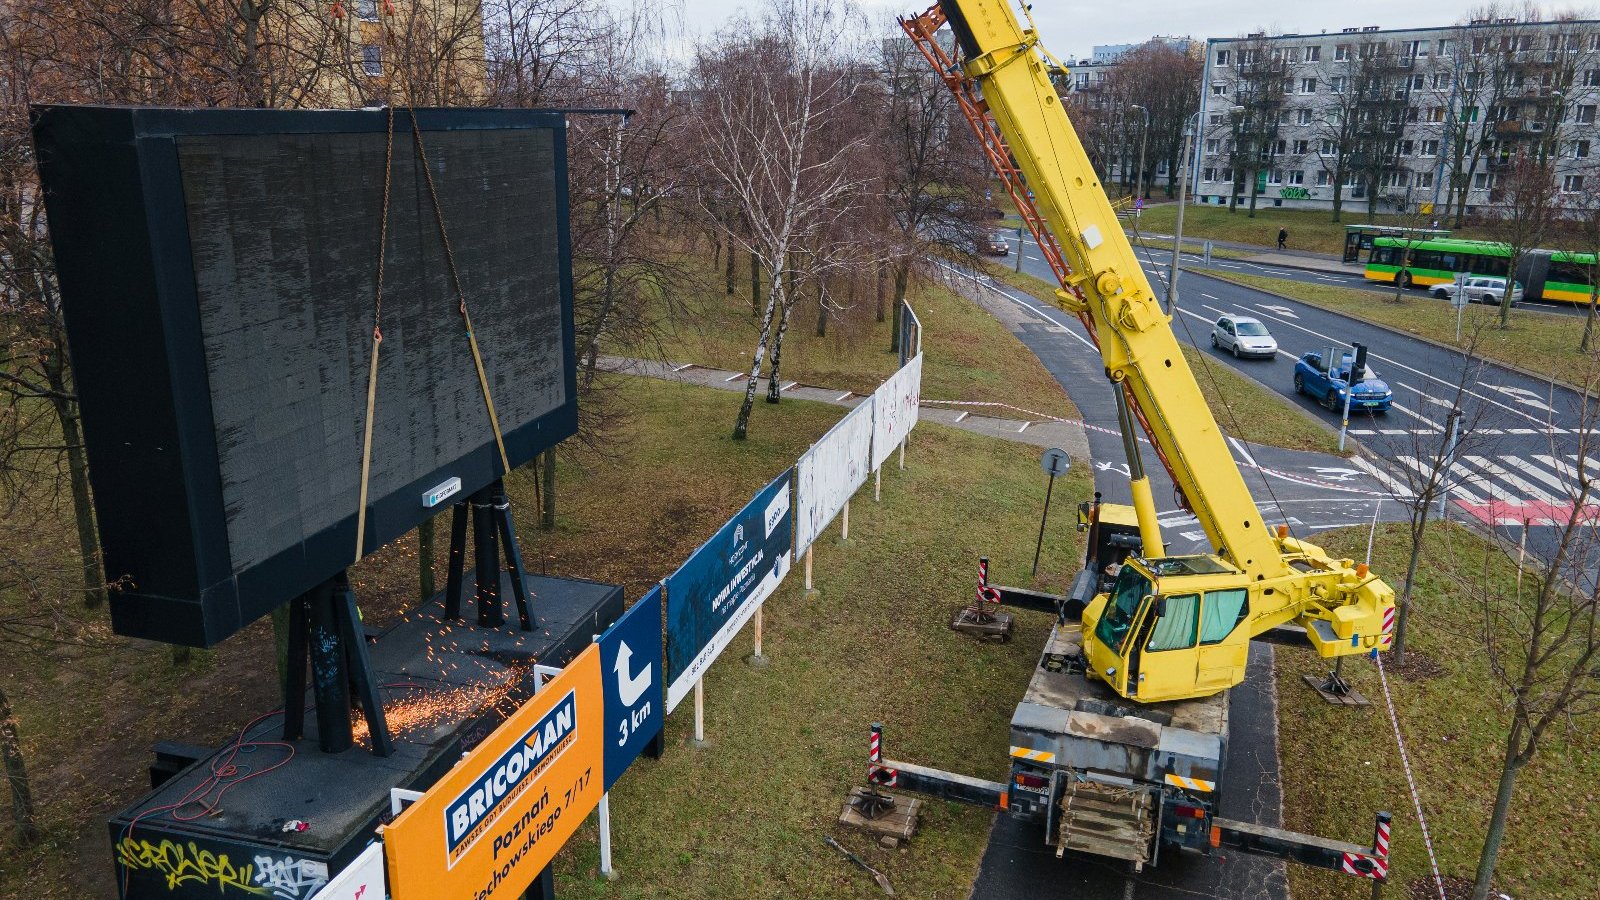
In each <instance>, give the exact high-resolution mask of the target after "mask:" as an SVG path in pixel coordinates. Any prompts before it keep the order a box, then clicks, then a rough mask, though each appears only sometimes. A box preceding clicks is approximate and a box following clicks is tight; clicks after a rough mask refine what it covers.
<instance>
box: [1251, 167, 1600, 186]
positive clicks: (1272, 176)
mask: <svg viewBox="0 0 1600 900" xmlns="http://www.w3.org/2000/svg"><path fill="white" fill-rule="evenodd" d="M1567 177H1569V178H1570V177H1571V176H1570V175H1569V176H1567ZM1267 184H1283V170H1282V169H1273V170H1272V171H1271V172H1269V173H1267Z"/></svg>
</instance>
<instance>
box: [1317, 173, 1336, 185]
mask: <svg viewBox="0 0 1600 900" xmlns="http://www.w3.org/2000/svg"><path fill="white" fill-rule="evenodd" d="M1332 183H1333V179H1332V178H1329V177H1328V170H1327V169H1318V170H1317V187H1327V186H1328V185H1330V184H1332Z"/></svg>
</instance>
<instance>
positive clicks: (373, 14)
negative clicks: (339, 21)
mask: <svg viewBox="0 0 1600 900" xmlns="http://www.w3.org/2000/svg"><path fill="white" fill-rule="evenodd" d="M356 18H359V19H360V20H361V21H363V22H376V21H378V0H358V2H357V3H356Z"/></svg>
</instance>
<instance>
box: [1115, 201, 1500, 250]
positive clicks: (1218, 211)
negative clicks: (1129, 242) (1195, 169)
mask: <svg viewBox="0 0 1600 900" xmlns="http://www.w3.org/2000/svg"><path fill="white" fill-rule="evenodd" d="M1258 202H1260V201H1258ZM1264 202H1265V205H1264V206H1261V207H1257V209H1256V215H1255V218H1253V219H1252V218H1250V215H1249V210H1247V209H1246V208H1245V207H1243V206H1241V207H1239V209H1238V211H1237V212H1233V213H1230V212H1228V208H1227V207H1226V206H1196V205H1194V204H1190V206H1189V209H1188V211H1187V212H1185V213H1184V215H1183V234H1184V237H1186V238H1188V237H1197V238H1211V239H1212V240H1217V241H1236V242H1238V243H1242V244H1255V245H1257V246H1260V247H1264V248H1275V247H1277V246H1278V229H1280V228H1284V229H1287V230H1288V232H1289V244H1288V245H1289V249H1291V250H1310V251H1313V252H1316V253H1343V252H1344V235H1345V228H1344V226H1345V225H1361V224H1365V223H1366V222H1367V209H1366V203H1365V202H1362V203H1359V204H1356V203H1346V204H1345V208H1344V217H1343V218H1344V221H1343V222H1337V223H1336V222H1333V221H1331V219H1332V218H1333V213H1332V212H1330V211H1328V210H1317V209H1280V208H1278V207H1275V206H1273V205H1272V201H1271V200H1266V201H1264ZM1177 218H1178V205H1177V204H1176V203H1158V204H1155V205H1152V206H1148V207H1146V208H1145V210H1144V212H1143V213H1142V214H1141V215H1140V217H1139V230H1140V231H1143V232H1146V233H1154V234H1171V233H1172V229H1173V227H1174V225H1175V224H1176V222H1177ZM1374 222H1375V223H1376V224H1378V225H1409V226H1412V227H1415V226H1416V225H1417V224H1418V223H1417V221H1416V217H1415V216H1386V215H1379V216H1377V217H1375V219H1374ZM1422 224H1423V225H1426V224H1427V223H1426V222H1423V223H1422ZM1451 237H1459V238H1466V239H1469V240H1484V239H1485V236H1484V235H1483V234H1482V233H1481V232H1480V231H1479V230H1476V229H1473V228H1463V229H1459V230H1456V231H1454V232H1452V233H1451Z"/></svg>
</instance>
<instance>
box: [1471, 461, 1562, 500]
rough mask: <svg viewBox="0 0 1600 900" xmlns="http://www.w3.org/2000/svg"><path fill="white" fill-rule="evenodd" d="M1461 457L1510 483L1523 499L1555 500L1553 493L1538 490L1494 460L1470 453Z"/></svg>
mask: <svg viewBox="0 0 1600 900" xmlns="http://www.w3.org/2000/svg"><path fill="white" fill-rule="evenodd" d="M1461 458H1462V459H1464V460H1466V461H1467V462H1469V463H1471V464H1473V465H1475V466H1477V467H1478V468H1480V469H1482V470H1483V471H1485V472H1488V473H1489V474H1490V475H1493V476H1494V477H1496V478H1498V479H1500V480H1501V481H1503V482H1505V483H1506V484H1508V485H1510V486H1511V487H1513V488H1515V489H1516V490H1519V491H1521V492H1522V494H1523V498H1525V499H1528V500H1537V501H1539V502H1540V503H1554V502H1556V498H1555V496H1554V495H1553V494H1549V493H1547V492H1545V491H1543V490H1540V489H1539V488H1538V487H1537V486H1535V485H1533V484H1532V483H1530V482H1528V481H1527V480H1525V479H1523V478H1519V477H1517V476H1516V475H1513V474H1511V473H1510V472H1508V471H1506V470H1505V468H1504V467H1502V466H1500V465H1499V464H1498V463H1496V462H1495V461H1494V460H1491V459H1486V458H1485V457H1482V456H1472V455H1466V456H1463V457H1461Z"/></svg>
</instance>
